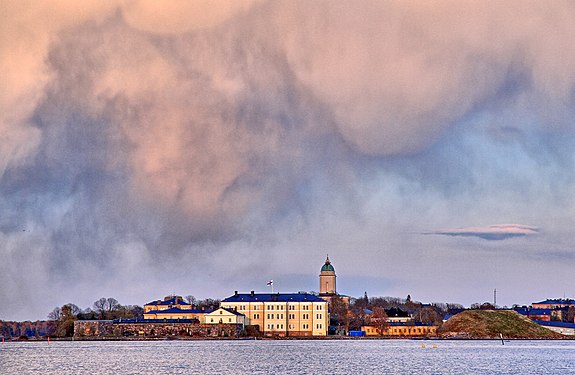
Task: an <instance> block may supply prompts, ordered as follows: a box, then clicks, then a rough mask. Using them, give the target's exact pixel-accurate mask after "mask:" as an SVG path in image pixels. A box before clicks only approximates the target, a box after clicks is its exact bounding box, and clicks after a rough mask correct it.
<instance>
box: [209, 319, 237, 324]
mask: <svg viewBox="0 0 575 375" xmlns="http://www.w3.org/2000/svg"><path fill="white" fill-rule="evenodd" d="M213 322H214V318H210V323H213ZM219 322H220V323H223V321H222V319H221V318H220V320H219ZM228 322H230V323H231V322H232V318H228Z"/></svg>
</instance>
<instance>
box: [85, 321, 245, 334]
mask: <svg viewBox="0 0 575 375" xmlns="http://www.w3.org/2000/svg"><path fill="white" fill-rule="evenodd" d="M242 330H243V327H242V325H241V324H200V323H115V322H113V321H111V320H77V321H75V322H74V336H75V337H134V336H139V337H168V336H188V337H239V336H240V335H241V333H242Z"/></svg>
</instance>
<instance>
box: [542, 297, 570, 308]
mask: <svg viewBox="0 0 575 375" xmlns="http://www.w3.org/2000/svg"><path fill="white" fill-rule="evenodd" d="M570 306H575V300H573V299H569V298H567V299H561V298H558V299H546V300H545V301H541V302H534V303H532V304H531V307H532V308H534V309H557V308H559V309H561V308H565V307H567V308H569V307H570Z"/></svg>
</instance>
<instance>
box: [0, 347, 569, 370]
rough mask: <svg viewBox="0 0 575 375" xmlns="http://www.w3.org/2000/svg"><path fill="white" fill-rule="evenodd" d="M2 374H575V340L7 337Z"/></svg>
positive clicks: (2, 351)
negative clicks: (40, 339)
mask: <svg viewBox="0 0 575 375" xmlns="http://www.w3.org/2000/svg"><path fill="white" fill-rule="evenodd" d="M0 373H1V374H575V341H573V340H569V341H508V342H505V345H502V343H501V341H440V340H433V341H416V340H258V341H252V340H212V341H210V340H182V341H180V340H163V341H103V342H102V341H52V342H50V343H49V344H48V343H47V342H6V343H3V344H0Z"/></svg>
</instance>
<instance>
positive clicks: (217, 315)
mask: <svg viewBox="0 0 575 375" xmlns="http://www.w3.org/2000/svg"><path fill="white" fill-rule="evenodd" d="M204 319H205V321H204V322H202V323H205V324H240V325H242V327H243V326H245V325H246V323H247V318H246V316H245V315H244V314H241V313H239V312H237V311H236V310H232V309H226V308H224V307H220V308H219V309H216V310H214V311H212V312H211V313H209V314H205V316H204Z"/></svg>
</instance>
